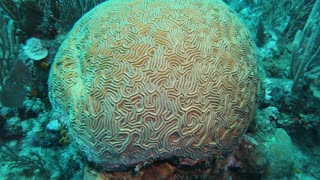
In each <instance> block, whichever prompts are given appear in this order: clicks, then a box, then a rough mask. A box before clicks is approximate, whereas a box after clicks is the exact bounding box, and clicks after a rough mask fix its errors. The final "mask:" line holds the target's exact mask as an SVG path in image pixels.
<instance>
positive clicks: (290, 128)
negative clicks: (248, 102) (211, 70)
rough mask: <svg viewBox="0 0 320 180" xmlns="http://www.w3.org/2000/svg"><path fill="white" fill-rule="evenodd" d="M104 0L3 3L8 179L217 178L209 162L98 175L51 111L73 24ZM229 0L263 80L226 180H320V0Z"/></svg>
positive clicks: (2, 153)
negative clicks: (60, 54)
mask: <svg viewBox="0 0 320 180" xmlns="http://www.w3.org/2000/svg"><path fill="white" fill-rule="evenodd" d="M101 2H103V0H96V1H89V0H76V1H72V0H64V1H56V0H45V1H40V0H17V1H13V0H2V1H0V24H1V26H0V43H1V44H0V45H1V46H0V50H1V51H0V60H1V62H0V80H1V81H0V102H1V106H0V164H1V166H0V179H23V178H24V179H83V177H85V178H87V179H90V178H92V179H94V178H96V177H97V176H99V177H104V178H110V177H116V178H117V177H120V176H122V177H123V176H125V177H127V178H129V179H130V178H134V177H143V178H154V177H153V176H152V174H156V175H157V177H162V178H164V179H166V178H183V177H192V176H193V177H201V178H210V177H211V176H212V174H214V173H213V172H214V170H212V169H210V167H209V168H208V167H206V168H202V169H201V168H199V169H198V172H194V171H191V170H190V171H188V170H179V169H178V168H177V167H174V166H173V165H172V164H170V162H169V163H168V162H159V163H158V164H155V165H152V166H146V167H144V166H143V165H142V166H141V167H136V168H135V169H132V170H131V171H130V172H122V174H121V173H119V174H108V173H106V174H100V175H98V174H97V172H96V171H95V170H94V169H92V168H91V166H90V164H86V163H84V162H83V161H82V158H83V157H82V156H81V155H80V154H79V153H78V152H77V151H76V150H75V149H73V146H72V145H70V138H69V136H68V133H67V130H66V127H65V126H64V125H63V124H60V123H59V122H60V121H58V120H57V118H61V119H63V118H65V117H59V114H55V115H53V114H52V112H51V106H50V103H49V100H48V96H47V94H48V89H47V79H48V74H49V69H50V66H51V63H52V61H53V58H54V56H55V54H56V52H57V50H58V48H59V46H60V44H61V43H62V41H63V40H64V38H65V36H66V34H67V33H68V31H69V30H70V29H71V28H72V26H73V24H74V23H75V22H76V21H77V20H78V19H79V18H80V17H81V16H82V15H83V14H84V13H85V12H87V11H89V10H90V9H91V8H93V7H94V6H95V5H97V4H99V3H101ZM225 2H226V3H227V4H228V5H229V6H230V7H231V8H232V9H233V10H234V11H236V12H237V13H238V14H239V16H240V17H241V18H242V19H243V21H244V23H245V24H246V25H247V26H248V28H249V30H250V32H251V34H252V37H253V38H254V40H255V42H256V45H257V51H258V64H259V78H260V82H261V85H260V89H259V90H260V93H259V97H258V98H259V99H258V102H257V107H256V115H255V118H254V120H253V122H252V123H251V125H250V127H249V129H248V131H247V133H246V134H245V135H244V137H243V138H242V141H241V143H240V144H239V146H238V147H237V148H236V149H235V150H234V152H233V154H232V155H231V156H230V157H229V159H228V163H227V164H226V166H225V168H224V171H223V172H222V173H221V174H220V176H219V177H221V178H225V177H230V176H232V177H234V178H242V179H246V178H248V177H250V178H252V179H253V178H255V179H281V178H283V179H285V178H292V179H320V168H319V166H318V164H320V154H319V153H320V144H319V139H320V132H319V131H320V130H319V129H320V128H319V125H320V110H319V107H320V55H319V51H320V50H319V49H320V48H319V47H320V44H319V42H320V39H319V38H320V22H319V21H320V20H319V17H320V16H319V12H320V1H319V0H317V1H316V0H310V1H299V0H283V1H275V0H271V1H264V0H242V1H235V0H225ZM65 17H68V18H65ZM32 37H33V38H36V40H33V41H30V38H32ZM30 49H31V50H30Z"/></svg>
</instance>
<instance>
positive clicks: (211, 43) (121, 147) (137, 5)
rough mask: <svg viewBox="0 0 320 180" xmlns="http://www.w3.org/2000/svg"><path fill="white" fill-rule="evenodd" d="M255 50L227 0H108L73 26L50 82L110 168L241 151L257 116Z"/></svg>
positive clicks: (83, 143)
mask: <svg viewBox="0 0 320 180" xmlns="http://www.w3.org/2000/svg"><path fill="white" fill-rule="evenodd" d="M256 84H257V83H256V59H255V46H254V44H253V42H252V41H251V39H250V37H249V32H248V31H247V29H246V28H245V27H244V25H243V24H242V23H241V22H240V20H239V18H238V17H237V15H236V14H235V13H234V12H233V11H232V10H230V9H229V8H228V7H227V6H226V5H225V4H224V3H223V2H222V1H220V0H184V1H175V0H110V1H107V2H105V3H103V4H101V5H99V6H97V7H96V8H94V9H93V10H91V11H90V12H89V13H87V14H86V15H85V16H83V17H82V18H81V19H80V20H79V21H78V22H77V23H76V25H75V26H74V27H73V29H72V30H71V32H70V33H69V35H68V36H67V38H66V40H65V42H64V43H63V44H62V46H61V47H60V49H59V51H58V53H57V55H56V58H55V61H54V64H53V66H52V69H51V73H50V78H49V96H50V101H51V103H52V106H53V108H54V109H56V110H59V111H61V112H63V113H64V114H65V117H66V118H65V119H66V122H65V123H66V125H67V127H68V130H69V132H70V135H71V137H72V138H73V140H74V142H75V144H76V146H77V147H78V148H79V149H80V150H81V151H82V152H83V153H84V154H85V155H86V157H87V158H88V159H89V160H90V161H93V162H95V163H96V164H97V165H101V166H102V167H104V168H105V169H109V170H112V169H117V168H120V167H128V166H133V165H135V164H136V163H139V162H145V161H149V162H150V161H154V160H158V159H166V158H171V157H178V158H180V159H184V158H185V159H188V160H189V161H192V160H195V161H196V160H202V159H206V158H212V157H214V156H215V155H216V154H221V153H223V152H224V151H226V150H230V149H232V148H233V147H234V144H235V141H236V140H237V137H240V136H241V135H242V134H243V133H244V131H245V130H246V128H247V126H248V124H249V123H250V119H251V118H252V115H253V111H254V104H255V94H256Z"/></svg>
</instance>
